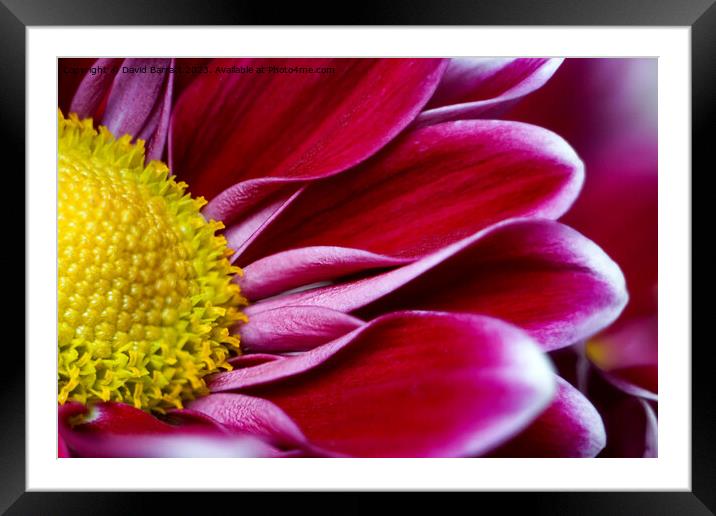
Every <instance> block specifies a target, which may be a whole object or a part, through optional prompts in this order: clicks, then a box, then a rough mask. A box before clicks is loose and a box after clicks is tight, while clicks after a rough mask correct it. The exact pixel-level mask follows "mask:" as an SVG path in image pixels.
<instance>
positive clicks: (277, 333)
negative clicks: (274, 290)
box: [239, 306, 363, 353]
mask: <svg viewBox="0 0 716 516" xmlns="http://www.w3.org/2000/svg"><path fill="white" fill-rule="evenodd" d="M246 314H247V315H248V317H249V322H248V323H246V324H242V325H241V328H240V330H239V331H240V332H241V346H242V349H245V350H247V351H250V352H259V353H286V352H294V351H306V350H308V349H311V348H315V347H316V346H318V345H320V344H325V343H326V342H329V341H331V340H333V339H336V338H338V337H340V336H341V335H345V334H346V333H349V332H351V331H353V330H355V329H356V328H358V327H360V326H361V325H362V324H363V321H361V320H360V319H357V318H356V317H353V316H350V315H348V314H345V313H343V312H338V311H335V310H330V309H328V308H321V307H318V306H287V307H283V308H277V309H275V310H267V311H265V312H260V313H257V314H255V315H254V314H252V313H251V311H250V310H248V309H247V310H246Z"/></svg>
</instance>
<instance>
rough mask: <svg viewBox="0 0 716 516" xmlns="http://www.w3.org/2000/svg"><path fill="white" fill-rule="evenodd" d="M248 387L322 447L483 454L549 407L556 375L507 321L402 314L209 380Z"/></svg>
mask: <svg viewBox="0 0 716 516" xmlns="http://www.w3.org/2000/svg"><path fill="white" fill-rule="evenodd" d="M251 385H253V386H255V387H254V388H252V389H248V392H250V393H251V394H252V395H256V396H259V397H263V398H266V399H268V400H270V401H272V402H273V403H275V404H276V405H278V406H279V407H280V408H281V409H283V410H284V411H285V412H286V413H287V414H288V416H289V417H291V418H292V419H293V420H294V421H295V422H296V423H297V425H298V427H299V428H300V429H301V430H302V432H303V433H304V435H305V436H306V437H307V438H308V440H309V441H310V442H311V443H312V444H313V445H315V446H317V447H319V448H321V449H325V450H329V451H331V452H335V453H338V454H343V455H353V456H391V457H397V456H460V455H470V454H478V453H483V452H485V451H487V450H489V449H490V448H492V447H494V446H496V445H497V444H500V443H501V442H503V441H504V440H505V439H507V438H509V437H511V436H513V435H515V433H516V432H518V431H520V430H521V429H523V428H524V427H525V426H526V425H528V424H529V423H530V422H531V421H532V419H533V418H534V417H536V415H537V414H539V413H540V412H541V411H542V410H544V408H545V407H546V405H547V404H548V403H549V401H550V399H551V397H552V395H553V393H554V376H553V373H552V368H551V366H550V364H549V362H548V361H547V360H546V358H545V356H544V355H543V354H542V353H540V351H539V348H538V347H537V346H536V345H535V343H534V342H533V341H532V340H531V339H530V338H529V337H527V335H525V334H524V333H523V332H521V331H519V330H518V329H517V328H515V327H513V326H511V325H508V324H506V323H503V322H501V321H499V320H496V319H491V318H488V317H482V316H476V315H466V314H462V315H458V314H448V313H434V312H403V313H397V314H391V315H387V316H384V317H381V318H379V319H377V320H374V321H372V322H371V323H368V324H367V325H365V326H363V327H361V328H360V329H358V330H356V331H354V332H353V333H351V334H349V335H347V336H345V337H342V338H340V339H338V340H335V341H333V342H331V343H328V344H325V345H323V346H320V347H318V348H315V349H314V350H311V351H308V352H306V353H303V354H301V355H297V356H292V357H287V358H284V359H282V360H278V361H273V362H269V363H265V364H262V365H258V366H255V367H250V368H247V369H242V370H238V371H230V372H227V373H221V374H218V375H216V376H215V378H214V379H213V380H212V381H211V382H210V386H211V388H212V390H225V389H235V388H238V387H244V388H247V387H249V386H251ZM259 386H260V387H259ZM210 415H212V417H214V416H215V415H216V414H215V413H213V412H212V413H210ZM224 424H228V423H227V422H226V421H224Z"/></svg>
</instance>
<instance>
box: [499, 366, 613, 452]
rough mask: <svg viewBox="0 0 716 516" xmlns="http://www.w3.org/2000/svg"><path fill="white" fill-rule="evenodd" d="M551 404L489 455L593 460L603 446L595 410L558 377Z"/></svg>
mask: <svg viewBox="0 0 716 516" xmlns="http://www.w3.org/2000/svg"><path fill="white" fill-rule="evenodd" d="M557 386H558V390H557V395H556V396H555V398H554V400H552V404H551V405H550V406H549V408H547V410H545V411H544V412H543V413H542V414H540V416H539V417H538V418H537V419H536V420H535V421H534V422H533V423H532V424H531V425H530V426H528V427H527V428H526V429H525V430H524V431H522V432H520V434H519V435H518V436H517V437H515V438H514V439H512V440H510V441H509V442H507V443H506V444H505V445H503V446H501V447H500V448H498V449H497V450H495V451H494V452H492V453H491V455H492V456H494V457H596V456H597V454H599V452H600V451H601V450H602V449H603V448H604V446H605V444H606V433H605V430H604V423H603V422H602V418H601V416H600V415H599V413H598V412H597V409H595V408H594V406H593V405H592V404H591V403H590V402H589V400H588V399H587V398H585V397H584V395H583V394H582V393H580V392H579V391H578V390H577V389H575V388H574V387H572V386H571V385H570V384H569V382H567V381H566V380H563V379H562V378H560V377H557Z"/></svg>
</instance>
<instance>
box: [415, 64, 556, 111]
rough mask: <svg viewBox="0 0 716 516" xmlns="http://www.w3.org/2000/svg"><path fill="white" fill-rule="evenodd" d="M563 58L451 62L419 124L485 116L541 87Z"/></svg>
mask: <svg viewBox="0 0 716 516" xmlns="http://www.w3.org/2000/svg"><path fill="white" fill-rule="evenodd" d="M562 61H563V59H547V58H544V59H531V58H520V59H503V58H496V59H485V58H458V59H452V60H451V61H450V65H449V66H448V68H447V70H446V71H445V74H444V75H443V79H442V81H441V82H440V86H439V87H438V89H437V90H436V92H435V95H433V97H432V98H431V99H430V102H429V103H428V106H427V108H426V110H425V111H424V112H423V113H421V114H420V116H419V117H418V120H417V123H418V124H421V125H423V124H434V123H437V122H442V121H445V120H455V119H458V118H459V119H466V118H475V117H478V116H485V115H486V114H487V112H488V111H490V110H494V108H496V107H499V106H502V105H505V104H506V103H508V102H509V101H513V100H515V99H517V98H519V97H522V96H524V95H527V94H528V93H531V92H533V91H534V90H536V89H538V88H541V87H542V86H543V85H544V84H545V83H546V82H547V81H548V80H549V79H550V78H551V77H552V75H553V74H554V72H556V71H557V68H559V66H560V65H561V64H562Z"/></svg>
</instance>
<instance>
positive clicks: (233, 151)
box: [170, 59, 446, 222]
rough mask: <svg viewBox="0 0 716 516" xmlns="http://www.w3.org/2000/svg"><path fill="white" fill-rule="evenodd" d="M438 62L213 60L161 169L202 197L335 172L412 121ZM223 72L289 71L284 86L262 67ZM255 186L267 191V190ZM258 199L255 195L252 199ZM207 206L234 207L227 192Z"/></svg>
mask: <svg viewBox="0 0 716 516" xmlns="http://www.w3.org/2000/svg"><path fill="white" fill-rule="evenodd" d="M445 65H446V62H445V61H443V60H439V59H288V60H282V59H240V60H235V59H234V60H220V59H218V60H214V61H212V62H211V63H210V65H209V68H210V72H211V73H208V74H206V75H203V76H201V77H199V78H197V79H195V80H194V81H193V82H192V83H191V84H190V85H189V86H188V87H187V88H186V90H184V92H183V93H182V95H181V98H180V99H179V101H178V102H177V104H176V106H175V108H174V112H173V114H172V122H171V129H170V165H171V167H172V169H173V171H174V172H175V173H176V174H177V175H178V176H179V177H180V178H182V179H184V180H187V181H188V182H190V184H191V185H192V192H193V193H194V194H198V195H203V196H206V197H207V198H214V197H215V196H216V195H217V194H219V193H220V192H222V191H223V190H225V189H226V188H228V187H230V186H232V185H234V184H235V183H239V182H241V181H245V180H251V179H256V178H266V177H270V178H276V180H277V181H278V182H281V181H285V180H289V181H302V180H305V179H309V178H318V177H324V176H328V175H332V174H335V173H338V172H341V171H343V170H345V169H346V168H348V167H350V166H353V165H355V164H357V163H358V162H360V161H362V160H364V159H366V158H367V157H368V156H370V155H371V154H373V153H375V152H376V151H377V150H378V149H380V148H381V147H382V146H384V145H385V144H386V143H388V141H390V140H391V139H392V138H394V137H395V136H396V135H397V134H398V132H400V131H401V130H402V129H403V128H404V127H405V126H406V125H408V124H409V123H410V122H411V121H412V120H413V119H414V118H415V116H417V114H418V112H419V110H420V109H421V108H422V107H423V106H424V105H425V103H426V102H427V101H428V99H429V98H430V96H431V95H432V93H433V92H434V90H435V87H436V86H437V83H438V81H439V80H440V77H441V76H442V73H443V70H444V68H445ZM232 66H236V67H242V66H243V67H253V68H254V69H256V68H258V67H268V66H272V67H277V69H280V68H281V67H290V68H292V69H293V70H294V71H295V72H296V73H292V75H291V76H290V79H288V78H287V75H286V74H285V73H272V72H271V71H270V70H268V69H267V70H266V71H267V73H251V74H242V73H221V72H220V70H221V69H222V67H228V68H229V69H231V67H232ZM300 68H304V69H305V68H311V69H313V70H318V69H321V70H324V71H325V70H328V69H332V70H333V73H305V72H303V73H302V72H300V71H297V69H300ZM261 189H262V191H264V190H266V189H268V190H271V184H270V183H263V184H262V186H261ZM261 197H262V195H261V192H259V191H257V192H255V195H253V196H252V197H251V201H252V202H258V201H259V200H260V199H261ZM214 202H215V203H234V202H236V200H235V199H233V198H232V196H231V193H230V192H229V193H226V194H225V195H223V196H219V197H218V198H216V199H214ZM242 202H246V199H245V198H244V199H242ZM247 208H248V206H247ZM226 222H228V221H226Z"/></svg>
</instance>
